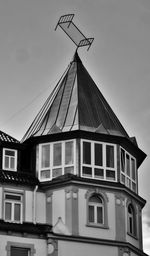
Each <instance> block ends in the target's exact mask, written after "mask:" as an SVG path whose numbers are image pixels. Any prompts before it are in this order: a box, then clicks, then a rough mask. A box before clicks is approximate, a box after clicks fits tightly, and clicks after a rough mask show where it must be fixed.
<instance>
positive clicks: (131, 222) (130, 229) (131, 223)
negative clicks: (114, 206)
mask: <svg viewBox="0 0 150 256" xmlns="http://www.w3.org/2000/svg"><path fill="white" fill-rule="evenodd" d="M129 232H130V233H131V234H133V218H132V217H131V216H130V217H129Z"/></svg>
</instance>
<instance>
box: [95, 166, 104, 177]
mask: <svg viewBox="0 0 150 256" xmlns="http://www.w3.org/2000/svg"><path fill="white" fill-rule="evenodd" d="M94 177H95V178H99V179H104V170H103V169H98V168H94Z"/></svg>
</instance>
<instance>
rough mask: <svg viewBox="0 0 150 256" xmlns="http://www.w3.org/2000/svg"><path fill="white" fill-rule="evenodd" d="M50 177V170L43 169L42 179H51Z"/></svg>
mask: <svg viewBox="0 0 150 256" xmlns="http://www.w3.org/2000/svg"><path fill="white" fill-rule="evenodd" d="M49 178H50V170H43V171H41V179H49Z"/></svg>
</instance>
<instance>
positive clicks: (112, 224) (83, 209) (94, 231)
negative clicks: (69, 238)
mask: <svg viewBox="0 0 150 256" xmlns="http://www.w3.org/2000/svg"><path fill="white" fill-rule="evenodd" d="M86 193H87V190H85V189H79V194H78V195H79V196H78V198H79V235H81V236H89V237H95V238H102V239H115V235H116V218H115V196H114V194H111V193H106V194H107V197H108V202H107V206H108V229H103V228H99V227H88V226H87V199H86V197H85V195H86Z"/></svg>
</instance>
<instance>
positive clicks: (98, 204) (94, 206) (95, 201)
mask: <svg viewBox="0 0 150 256" xmlns="http://www.w3.org/2000/svg"><path fill="white" fill-rule="evenodd" d="M88 223H89V224H98V225H104V200H103V198H102V197H101V196H99V195H97V194H94V195H92V196H91V197H90V198H89V201H88Z"/></svg>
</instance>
